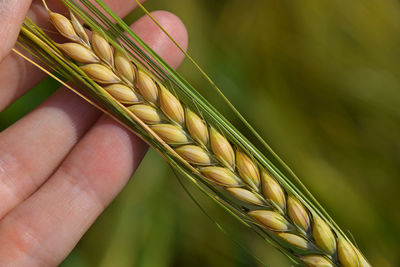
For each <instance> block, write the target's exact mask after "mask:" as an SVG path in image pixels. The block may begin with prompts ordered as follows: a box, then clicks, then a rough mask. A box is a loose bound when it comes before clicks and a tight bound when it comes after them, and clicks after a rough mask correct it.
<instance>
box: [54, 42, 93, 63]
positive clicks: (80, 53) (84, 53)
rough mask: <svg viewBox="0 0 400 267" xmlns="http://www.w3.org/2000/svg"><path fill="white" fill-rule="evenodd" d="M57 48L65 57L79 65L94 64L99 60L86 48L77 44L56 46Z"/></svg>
mask: <svg viewBox="0 0 400 267" xmlns="http://www.w3.org/2000/svg"><path fill="white" fill-rule="evenodd" d="M57 47H58V48H59V49H60V50H61V51H62V52H63V53H65V54H67V56H69V57H70V58H72V59H73V60H76V61H78V62H80V63H85V64H87V63H95V62H98V61H99V58H98V57H97V56H96V55H95V54H94V53H93V52H92V51H91V50H89V49H88V48H86V47H84V46H83V45H81V44H77V43H65V44H57Z"/></svg>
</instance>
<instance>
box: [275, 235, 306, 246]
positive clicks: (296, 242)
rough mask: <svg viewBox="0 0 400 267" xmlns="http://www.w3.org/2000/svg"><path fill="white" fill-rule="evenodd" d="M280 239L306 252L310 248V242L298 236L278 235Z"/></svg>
mask: <svg viewBox="0 0 400 267" xmlns="http://www.w3.org/2000/svg"><path fill="white" fill-rule="evenodd" d="M277 235H278V236H279V237H280V238H282V239H283V240H285V241H286V242H288V243H289V244H291V245H293V246H295V247H297V248H300V249H303V250H306V249H307V248H308V242H307V240H305V239H304V238H302V237H301V236H298V235H294V234H290V233H278V234H277Z"/></svg>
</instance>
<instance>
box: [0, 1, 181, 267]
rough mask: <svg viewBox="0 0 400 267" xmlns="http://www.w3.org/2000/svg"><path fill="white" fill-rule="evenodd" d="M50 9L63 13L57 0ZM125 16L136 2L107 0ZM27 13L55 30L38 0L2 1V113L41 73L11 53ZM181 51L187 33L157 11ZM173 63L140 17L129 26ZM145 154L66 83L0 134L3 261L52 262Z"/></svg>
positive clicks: (177, 57)
mask: <svg viewBox="0 0 400 267" xmlns="http://www.w3.org/2000/svg"><path fill="white" fill-rule="evenodd" d="M47 2H48V4H49V7H50V9H52V10H53V11H58V12H63V10H62V7H61V6H60V5H59V3H58V1H51V0H48V1H47ZM105 2H108V3H109V5H110V6H111V7H112V8H113V9H114V10H115V11H116V12H117V13H118V14H119V15H120V16H124V15H126V14H127V13H129V12H130V11H131V10H132V9H133V8H135V4H134V1H131V0H126V1H125V0H109V1H105ZM26 14H28V15H29V17H30V18H33V19H34V20H35V21H36V22H37V23H39V24H40V25H41V26H42V27H44V28H47V29H52V26H51V25H49V22H48V18H47V15H46V13H45V11H44V9H43V6H42V4H41V3H40V1H33V3H32V2H31V1H29V0H0V16H1V18H2V19H1V20H0V39H1V40H2V46H1V47H0V60H1V63H0V81H1V82H0V111H1V110H3V109H4V108H6V107H7V106H8V105H9V104H11V103H12V102H13V101H15V100H16V99H17V98H18V97H19V96H21V95H22V94H24V93H25V92H26V91H27V90H29V89H30V88H32V87H33V86H34V85H35V84H37V83H38V82H39V81H40V80H41V79H43V78H44V75H43V74H42V73H41V72H40V71H38V70H37V69H36V68H34V67H33V66H32V65H30V64H29V63H26V62H25V61H23V60H21V59H20V58H19V57H18V56H16V55H15V54H13V53H12V52H10V49H11V48H12V47H13V46H14V43H15V40H16V38H17V36H18V31H19V28H20V26H21V24H22V21H23V18H24V17H25V15H26ZM152 15H153V16H154V17H156V19H157V20H158V21H159V22H160V23H161V24H162V25H163V27H165V28H166V29H167V30H168V31H169V32H170V34H171V35H172V36H173V37H174V38H175V39H176V40H177V41H178V42H179V43H180V45H181V46H182V47H184V48H186V47H187V33H186V29H185V27H184V26H183V24H182V22H181V21H180V20H179V19H178V18H177V17H176V16H174V15H173V14H171V13H168V12H165V11H155V12H153V14H152ZM132 28H133V29H134V31H135V32H136V33H137V34H138V35H139V36H141V37H142V39H143V40H144V41H145V42H147V43H148V44H149V45H150V46H151V47H152V48H153V49H154V50H155V51H156V52H158V54H160V55H161V56H162V57H163V58H164V59H165V60H166V61H167V62H169V64H170V65H171V66H173V67H177V66H178V65H179V64H180V62H181V61H182V60H183V54H182V53H180V52H179V51H178V49H177V48H176V47H174V45H173V44H172V42H171V41H170V40H168V38H167V37H166V36H165V35H164V34H163V33H162V32H161V31H160V30H159V29H158V28H157V27H156V26H155V24H154V23H152V22H151V21H150V19H149V18H147V17H143V18H141V19H139V20H138V21H137V22H135V23H134V24H133V25H132ZM146 151H147V146H146V145H145V144H144V143H143V142H142V141H141V140H140V139H139V138H138V137H136V136H134V135H132V134H131V133H129V132H128V131H127V130H125V129H124V128H123V127H121V126H119V125H118V124H117V123H115V122H114V121H112V120H111V119H110V118H108V117H106V116H105V115H101V114H100V113H99V111H97V110H96V109H95V108H93V107H92V106H90V105H89V104H87V103H86V102H85V101H84V100H82V99H80V98H79V97H78V96H76V95H74V94H73V93H72V92H70V91H68V90H67V89H65V88H60V89H58V90H57V91H56V92H55V93H54V94H53V95H52V96H51V97H50V98H48V99H47V100H46V101H45V102H44V103H42V104H41V105H40V106H39V107H37V108H36V109H35V110H33V111H32V112H31V113H30V114H28V115H27V116H25V117H24V118H22V119H21V120H19V121H18V122H16V123H15V124H14V125H12V126H11V127H9V128H8V129H6V130H4V131H3V132H1V133H0V203H2V204H1V205H0V265H1V266H4V265H7V266H10V265H11V266H55V265H57V264H59V263H60V262H61V261H62V260H63V259H64V258H65V257H66V256H67V255H68V254H69V253H70V252H71V250H72V249H73V248H74V246H75V245H76V243H77V242H78V241H79V239H80V238H81V237H82V235H83V234H84V233H85V232H86V230H87V229H88V228H89V227H90V225H91V224H92V223H93V222H94V221H95V220H96V218H97V217H98V216H99V215H100V214H101V212H102V211H103V210H104V209H105V207H106V206H107V205H108V204H109V203H110V202H111V201H112V200H113V199H114V197H115V196H116V195H117V194H118V193H119V192H120V191H121V189H122V188H123V187H124V185H125V184H126V183H127V182H128V180H129V178H130V177H131V175H132V173H134V171H135V169H136V168H137V166H138V165H139V163H140V161H141V159H142V158H143V156H144V154H145V153H146Z"/></svg>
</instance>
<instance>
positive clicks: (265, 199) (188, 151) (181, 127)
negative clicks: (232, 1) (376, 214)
mask: <svg viewBox="0 0 400 267" xmlns="http://www.w3.org/2000/svg"><path fill="white" fill-rule="evenodd" d="M49 15H50V18H51V21H52V22H53V24H54V26H55V28H56V29H57V30H58V31H59V32H60V34H61V35H63V36H65V37H66V38H68V39H70V40H71V41H72V42H73V43H66V44H60V45H58V47H59V48H60V50H61V51H62V52H63V53H64V54H65V55H66V56H68V57H70V58H72V59H73V60H75V61H77V63H78V64H79V65H80V68H81V69H82V70H83V71H84V72H85V73H86V74H87V75H88V76H89V77H90V78H92V79H93V80H94V81H96V82H97V83H99V85H100V86H104V89H105V90H106V91H107V92H108V93H110V95H111V96H112V97H114V98H115V100H116V101H119V102H120V103H121V104H124V105H125V106H126V107H127V108H128V110H130V111H131V112H132V113H134V114H135V115H136V116H137V117H138V118H139V119H141V120H142V121H143V122H144V123H145V124H147V125H149V127H150V128H151V129H152V130H153V131H154V132H155V133H156V134H157V135H158V136H159V137H160V138H161V139H162V140H163V141H165V142H166V143H167V144H168V145H170V146H171V148H172V149H174V150H175V152H176V153H177V154H179V155H180V156H181V157H182V159H183V160H185V161H187V163H189V164H191V166H193V168H195V169H196V170H197V171H198V172H199V173H200V175H201V176H202V177H203V178H204V180H205V181H208V182H209V183H212V184H214V185H215V186H217V187H219V188H220V189H221V190H223V191H225V192H226V193H227V194H229V195H230V196H232V197H233V198H236V199H237V200H238V201H239V202H240V203H244V204H250V206H249V207H248V208H247V210H246V212H247V214H248V215H249V217H248V220H251V222H252V223H253V224H254V225H256V226H258V227H260V228H262V229H264V230H265V231H267V232H268V233H270V234H271V236H274V237H275V238H276V239H278V240H281V241H282V243H283V245H282V246H285V245H284V244H287V245H286V246H287V247H288V248H290V247H295V248H297V249H298V250H299V251H305V254H301V252H298V253H299V254H296V256H297V257H298V259H299V260H300V261H302V262H303V263H304V264H306V265H307V266H312V267H314V266H315V267H321V266H325V267H329V266H345V267H347V266H350V267H353V266H359V265H360V266H369V265H368V263H367V261H366V260H365V258H364V257H363V256H362V254H361V253H360V252H359V251H358V249H357V248H355V247H354V246H353V245H352V244H351V243H349V242H348V241H347V240H345V239H344V238H343V237H342V236H341V234H340V233H337V232H336V231H335V230H333V228H331V227H330V226H329V223H327V222H326V221H324V219H322V218H321V217H319V216H318V215H316V214H314V213H313V212H312V211H311V210H309V208H308V207H307V206H306V205H305V203H304V202H303V200H301V199H300V198H299V197H298V196H295V195H292V194H288V192H287V191H285V190H286V189H285V187H284V186H283V185H282V184H281V183H280V182H279V181H278V180H277V179H276V178H275V177H274V175H273V174H271V173H269V172H268V171H267V170H265V169H263V168H262V167H261V164H259V163H258V162H257V161H256V160H254V158H253V157H252V155H250V154H249V153H247V152H245V151H242V150H240V149H239V148H237V147H235V146H234V145H233V144H232V143H231V142H230V141H229V140H228V138H226V137H225V136H224V135H223V134H222V133H221V132H220V131H219V130H218V129H217V128H216V127H214V126H213V125H210V124H208V123H207V122H206V120H205V119H203V118H202V117H201V116H200V115H199V114H196V112H194V111H193V110H191V109H190V108H189V107H186V106H185V105H184V104H183V103H182V102H181V101H180V100H179V97H177V96H176V95H174V94H173V92H172V91H170V90H168V89H167V87H166V86H165V85H163V84H162V83H161V82H160V81H157V80H156V79H155V78H153V77H152V76H151V75H150V74H149V73H148V72H146V71H145V70H144V69H142V68H141V67H140V66H138V65H137V64H135V63H134V62H133V61H132V60H130V59H129V57H128V56H127V55H126V53H125V52H124V53H122V52H120V51H114V50H115V49H113V47H112V46H111V45H110V44H109V43H108V42H107V40H106V38H104V36H103V35H102V33H98V32H93V34H92V38H91V42H89V39H88V38H87V36H86V33H85V31H84V30H83V27H82V25H80V24H79V21H78V20H77V19H76V18H75V17H72V21H70V20H68V19H67V18H66V17H64V16H62V15H60V14H57V13H53V12H51V11H49ZM336 252H337V256H336V255H335V254H336Z"/></svg>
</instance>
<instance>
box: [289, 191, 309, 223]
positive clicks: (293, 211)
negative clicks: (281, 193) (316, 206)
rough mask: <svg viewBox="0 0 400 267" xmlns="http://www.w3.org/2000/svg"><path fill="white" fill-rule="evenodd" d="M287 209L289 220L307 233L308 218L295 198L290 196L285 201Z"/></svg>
mask: <svg viewBox="0 0 400 267" xmlns="http://www.w3.org/2000/svg"><path fill="white" fill-rule="evenodd" d="M287 208H288V214H289V217H290V219H292V221H293V222H294V223H295V224H296V225H298V226H299V227H301V228H302V229H303V230H304V231H307V230H308V227H310V218H309V216H308V211H307V210H306V208H305V207H304V205H303V204H301V203H300V201H299V200H298V199H297V198H295V197H293V196H290V197H288V200H287Z"/></svg>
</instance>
